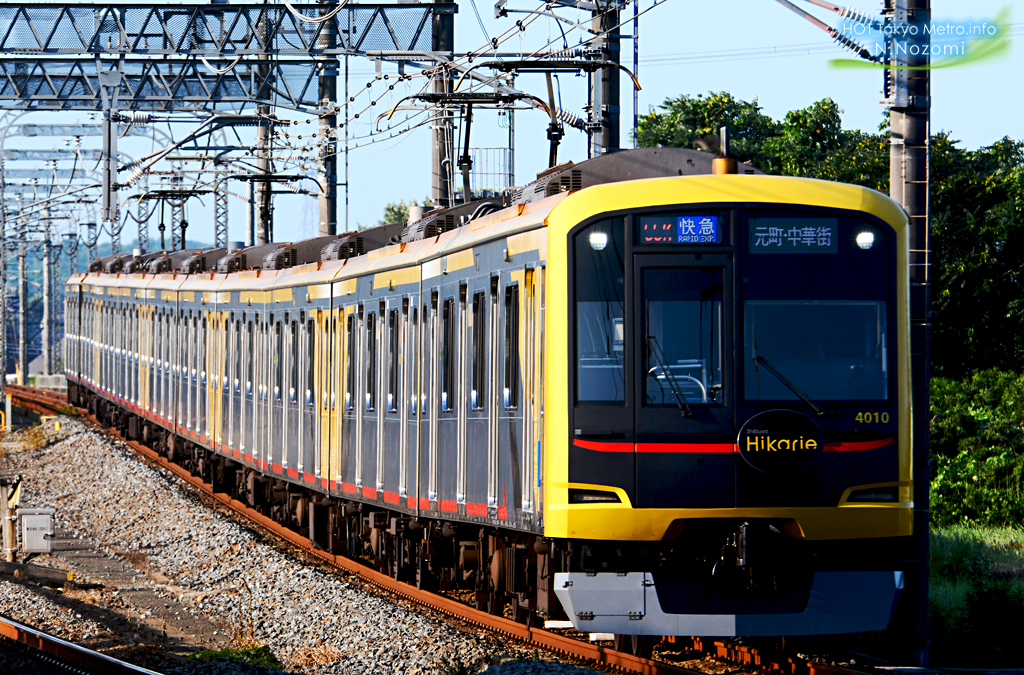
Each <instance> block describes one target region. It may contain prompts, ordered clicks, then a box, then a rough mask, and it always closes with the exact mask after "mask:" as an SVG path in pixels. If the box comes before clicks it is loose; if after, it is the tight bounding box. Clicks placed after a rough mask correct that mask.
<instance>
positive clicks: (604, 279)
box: [574, 218, 626, 406]
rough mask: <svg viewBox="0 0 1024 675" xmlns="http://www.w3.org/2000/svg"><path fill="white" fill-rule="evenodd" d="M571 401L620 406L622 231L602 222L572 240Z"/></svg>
mask: <svg viewBox="0 0 1024 675" xmlns="http://www.w3.org/2000/svg"><path fill="white" fill-rule="evenodd" d="M575 254H576V286H575V289H574V291H575V294H576V350H577V358H576V400H577V401H578V402H579V403H582V404H589V405H619V406H621V405H625V402H626V369H625V316H626V283H625V277H626V272H625V255H626V235H625V225H624V222H623V220H622V219H621V218H614V219H610V220H602V221H599V222H597V223H594V224H593V225H590V226H589V227H587V228H585V229H584V230H583V231H581V232H580V233H579V234H577V235H576V242H575Z"/></svg>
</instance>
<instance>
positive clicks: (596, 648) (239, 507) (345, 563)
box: [7, 384, 863, 675]
mask: <svg viewBox="0 0 1024 675" xmlns="http://www.w3.org/2000/svg"><path fill="white" fill-rule="evenodd" d="M7 392H8V393H9V394H10V395H11V398H12V402H15V403H17V404H18V405H22V406H23V407H25V408H28V409H31V410H35V411H37V412H43V413H44V414H50V413H54V412H56V413H61V414H77V417H78V418H79V419H83V420H85V421H86V422H87V423H89V424H90V426H93V427H94V428H97V429H99V430H101V431H103V432H104V433H106V434H107V435H109V436H110V437H112V438H114V439H117V440H119V441H121V442H122V443H124V444H125V445H127V446H129V447H130V448H132V449H133V450H135V451H136V452H137V453H138V454H139V455H141V456H142V457H144V458H145V459H147V460H149V461H150V462H152V463H154V464H156V465H158V466H160V467H162V468H164V469H166V470H167V471H170V472H171V473H173V474H174V475H175V476H177V477H178V478H180V479H182V480H183V481H185V482H187V483H188V484H189V485H192V486H193V487H195V488H197V489H198V490H201V491H202V492H203V493H204V494H206V495H207V496H209V497H211V498H212V499H214V500H216V501H218V502H220V503H221V504H222V505H224V506H226V507H228V508H230V509H231V510H232V511H234V512H235V513H237V514H239V515H241V516H243V517H245V518H246V519H248V520H250V521H252V522H254V523H255V524H257V525H259V526H260V527H262V528H264V529H265V530H267V531H269V532H271V533H273V534H274V535H276V536H277V537H279V538H281V539H283V540H285V541H286V542H288V543H289V544H291V545H293V546H295V547H296V548H299V549H301V550H302V551H303V552H304V553H306V554H307V555H311V556H314V557H316V558H319V559H320V560H322V561H324V562H326V563H327V564H328V565H330V566H332V567H335V568H338V569H342V570H345V571H347V572H350V573H353V574H356V575H358V576H360V577H362V578H363V579H365V580H366V581H368V582H369V583H371V584H373V585H374V586H377V587H378V588H380V589H383V590H385V591H388V592H389V593H392V594H395V595H398V596H400V597H402V598H405V599H407V600H410V601H412V602H414V603H416V604H418V605H421V606H425V607H430V608H432V609H434V610H437V611H440V612H442V613H444V614H447V615H449V616H453V617H456V618H459V619H461V620H463V621H467V622H469V623H473V624H476V625H478V626H480V627H482V628H486V629H488V630H490V631H493V632H496V633H500V634H502V635H505V636H507V637H510V638H513V639H516V640H520V641H522V642H525V643H527V644H529V645H532V646H536V647H540V648H542V649H544V650H546V651H549V652H554V653H557V654H561V655H564V656H569V657H572V658H577V659H582V660H585V661H591V662H594V663H597V664H600V665H603V666H605V667H608V668H611V669H615V670H619V671H623V672H628V673H640V674H642V675H706V674H704V673H701V672H700V671H695V670H689V669H686V668H681V667H679V666H675V665H672V664H670V663H666V662H664V661H657V660H654V659H647V658H643V657H639V656H633V655H632V654H627V653H625V652H620V651H616V650H614V649H609V648H607V647H602V646H600V645H596V644H591V643H589V642H583V641H582V640H578V639H575V638H572V637H567V636H564V635H561V634H559V633H554V632H552V631H548V630H543V629H540V628H532V627H529V626H525V625H523V624H521V623H517V622H515V621H512V620H510V619H506V618H505V617H502V616H495V615H493V614H489V613H487V612H484V611H481V610H478V609H475V608H473V607H470V606H469V605H466V604H463V603H461V602H458V601H456V600H452V599H451V598H448V597H445V596H443V595H438V594H436V593H431V592H429V591H422V590H419V589H417V588H416V587H415V586H412V585H410V584H407V583H405V582H402V581H398V580H396V579H394V578H392V577H390V576H388V575H386V574H382V573H380V572H378V571H377V570H375V569H372V568H370V567H368V566H366V565H364V564H363V563H361V562H358V561H356V560H352V559H351V558H346V557H344V556H340V555H335V554H333V553H329V552H327V551H323V550H321V549H319V548H316V547H314V546H313V545H312V543H311V542H310V540H309V539H308V538H307V537H303V536H301V535H300V534H299V533H298V532H295V531H293V530H290V529H288V528H286V527H284V526H282V525H280V524H278V523H277V522H275V521H274V520H272V519H270V518H268V517H267V516H265V515H263V514H262V513H259V512H258V511H256V510H255V509H252V508H250V507H249V506H248V505H247V504H244V503H243V502H240V501H238V500H237V499H234V498H233V497H231V495H229V494H227V493H224V492H214V491H213V488H212V487H211V486H210V485H209V484H208V483H206V482H204V481H203V480H202V479H201V478H199V477H197V476H194V475H192V473H191V472H189V471H187V470H186V469H183V468H182V467H180V466H178V465H177V464H174V463H172V462H170V461H169V460H168V459H167V458H165V457H163V456H161V455H160V454H159V453H157V452H156V451H154V450H152V449H150V448H148V447H146V446H145V445H142V444H141V443H138V442H136V441H132V440H129V439H127V438H125V437H124V436H122V435H121V434H120V433H118V432H117V431H115V430H114V429H110V428H108V427H106V426H104V425H102V424H101V423H100V422H99V421H98V420H97V419H96V418H95V417H93V416H92V415H90V414H89V413H88V412H87V411H85V410H83V409H81V408H74V407H72V406H70V405H69V404H68V403H67V395H66V394H62V393H60V392H54V391H44V390H39V389H34V388H32V387H24V386H19V385H10V384H9V385H7ZM693 646H694V649H695V650H697V651H701V652H704V653H706V654H711V655H714V656H717V657H719V658H723V659H726V660H729V661H733V662H738V663H744V664H749V665H757V666H759V667H763V668H767V669H768V670H771V671H775V672H782V673H792V674H794V675H863V672H862V671H859V670H854V669H850V668H846V667H842V666H833V665H827V664H820V663H813V662H808V661H803V660H794V659H793V658H787V659H784V660H783V659H773V658H772V657H770V656H766V655H763V654H759V653H758V652H757V650H755V649H752V648H750V647H746V646H740V647H737V646H735V645H731V644H728V643H725V642H721V641H702V640H701V639H700V638H693Z"/></svg>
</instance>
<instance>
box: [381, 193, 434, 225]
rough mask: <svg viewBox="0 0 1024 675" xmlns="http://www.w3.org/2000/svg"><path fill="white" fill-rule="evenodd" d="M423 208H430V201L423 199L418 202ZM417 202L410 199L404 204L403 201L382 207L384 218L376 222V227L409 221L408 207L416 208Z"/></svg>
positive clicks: (389, 203)
mask: <svg viewBox="0 0 1024 675" xmlns="http://www.w3.org/2000/svg"><path fill="white" fill-rule="evenodd" d="M419 203H420V204H422V205H423V206H430V199H424V200H422V201H421V202H419ZM416 204H417V202H416V200H415V199H410V200H409V201H408V202H406V201H405V200H404V199H403V200H401V201H397V202H388V203H387V204H385V205H384V216H383V217H382V218H381V219H380V220H378V221H377V224H378V225H390V224H391V223H401V222H403V221H406V220H408V219H409V207H410V206H416Z"/></svg>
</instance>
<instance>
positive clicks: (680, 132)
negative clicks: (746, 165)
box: [637, 91, 778, 162]
mask: <svg viewBox="0 0 1024 675" xmlns="http://www.w3.org/2000/svg"><path fill="white" fill-rule="evenodd" d="M661 107H662V109H663V110H664V111H665V112H664V113H656V112H652V113H650V114H648V115H645V116H643V117H642V118H641V119H640V120H639V124H638V126H637V145H638V146H639V147H642V148H646V147H655V146H662V147H673V148H692V149H694V150H709V151H712V152H717V150H718V130H719V129H720V128H721V127H723V126H728V127H729V138H730V141H729V143H730V146H731V148H730V149H731V154H732V155H733V156H734V157H736V158H737V159H739V160H740V161H741V162H746V161H751V160H757V159H760V157H761V149H762V146H763V145H764V142H765V140H766V139H768V138H771V137H772V136H775V135H776V134H777V133H778V131H777V127H778V124H777V123H776V122H775V121H774V120H772V118H770V117H768V116H767V115H765V114H763V113H762V112H761V106H760V105H758V103H757V101H756V100H755V101H752V102H749V103H748V102H747V101H741V100H739V99H737V98H734V97H733V95H732V94H730V93H729V92H725V91H723V92H718V93H714V92H711V93H709V94H708V95H707V96H706V97H705V96H703V95H702V94H697V95H696V96H688V95H685V94H684V95H683V96H679V97H678V98H669V99H666V100H665V103H664V104H663V105H662V106H661Z"/></svg>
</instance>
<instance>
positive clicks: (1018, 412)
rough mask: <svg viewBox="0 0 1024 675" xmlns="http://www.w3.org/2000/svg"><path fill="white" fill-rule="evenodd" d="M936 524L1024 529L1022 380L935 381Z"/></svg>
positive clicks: (994, 376)
mask: <svg viewBox="0 0 1024 675" xmlns="http://www.w3.org/2000/svg"><path fill="white" fill-rule="evenodd" d="M932 415H933V416H932V421H931V450H932V458H933V469H932V483H931V503H932V507H931V509H932V512H931V515H932V522H933V523H935V524H937V525H953V524H968V523H973V524H977V525H996V526H1007V525H1020V524H1021V523H1024V376H1020V375H1016V374H1013V373H1007V372H1000V371H997V370H986V371H982V372H979V373H976V374H974V375H972V376H971V377H968V378H965V379H964V380H949V379H945V378H934V379H933V380H932Z"/></svg>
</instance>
